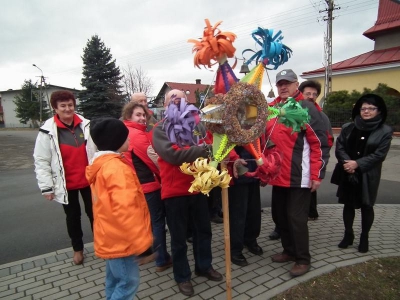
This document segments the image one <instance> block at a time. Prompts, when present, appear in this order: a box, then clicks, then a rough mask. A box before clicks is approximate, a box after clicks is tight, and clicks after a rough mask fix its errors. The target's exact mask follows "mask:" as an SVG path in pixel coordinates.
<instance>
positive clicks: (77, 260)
mask: <svg viewBox="0 0 400 300" xmlns="http://www.w3.org/2000/svg"><path fill="white" fill-rule="evenodd" d="M73 261H74V264H76V265H81V264H83V250H81V251H74V258H73Z"/></svg>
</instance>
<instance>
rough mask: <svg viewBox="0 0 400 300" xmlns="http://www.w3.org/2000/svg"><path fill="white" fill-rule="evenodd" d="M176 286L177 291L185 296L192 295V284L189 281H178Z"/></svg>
mask: <svg viewBox="0 0 400 300" xmlns="http://www.w3.org/2000/svg"><path fill="white" fill-rule="evenodd" d="M178 288H179V291H180V292H181V293H182V294H184V295H185V296H192V295H193V294H194V290H193V286H192V283H191V282H190V281H185V282H179V283H178Z"/></svg>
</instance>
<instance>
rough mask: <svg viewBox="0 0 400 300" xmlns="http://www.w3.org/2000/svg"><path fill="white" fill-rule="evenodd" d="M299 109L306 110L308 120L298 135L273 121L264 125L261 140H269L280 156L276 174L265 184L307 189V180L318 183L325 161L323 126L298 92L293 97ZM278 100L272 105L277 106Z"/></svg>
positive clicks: (321, 120)
mask: <svg viewBox="0 0 400 300" xmlns="http://www.w3.org/2000/svg"><path fill="white" fill-rule="evenodd" d="M294 98H295V99H296V101H298V102H299V103H300V104H301V106H302V107H303V108H307V109H308V112H309V115H310V121H309V123H307V124H306V128H303V129H302V130H301V131H300V132H295V133H292V128H289V127H286V126H285V125H283V124H281V123H279V122H278V119H277V118H273V119H271V120H269V121H268V122H267V128H266V134H265V140H266V141H268V140H271V141H272V142H273V143H274V144H275V145H276V147H277V150H278V151H279V152H280V153H281V155H282V158H283V159H282V167H281V171H280V174H279V175H278V176H277V177H276V178H275V179H273V180H271V181H270V182H269V184H270V185H275V186H280V187H297V188H309V187H310V186H311V181H312V180H316V181H321V180H322V179H323V178H324V175H325V174H324V173H325V168H326V165H327V163H328V159H329V144H328V136H327V130H326V126H325V124H324V121H323V119H322V116H321V114H320V112H319V111H318V110H317V108H316V107H315V106H314V104H313V103H311V102H309V101H303V100H304V98H303V95H302V94H301V93H300V92H298V93H297V94H296V96H295V97H294ZM280 100H281V99H280V98H279V97H278V98H277V99H276V100H275V101H274V102H273V103H271V104H272V105H274V104H276V103H279V102H280Z"/></svg>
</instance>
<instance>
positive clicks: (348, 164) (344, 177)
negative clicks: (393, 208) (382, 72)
mask: <svg viewBox="0 0 400 300" xmlns="http://www.w3.org/2000/svg"><path fill="white" fill-rule="evenodd" d="M386 116H387V110H386V105H385V102H384V101H383V99H382V98H381V97H379V96H377V95H374V94H367V95H364V96H362V97H361V98H360V99H359V100H358V101H357V103H356V104H355V105H354V107H353V111H352V119H353V121H354V122H353V123H347V124H344V125H343V127H342V131H341V133H340V135H339V137H338V138H337V141H336V152H335V154H336V158H337V159H338V165H337V167H336V168H335V171H334V173H333V175H332V182H333V183H336V184H338V185H339V187H338V190H337V196H338V197H339V203H342V204H344V208H343V222H344V227H345V233H344V238H343V240H342V241H341V242H340V244H339V245H338V247H339V248H347V247H348V246H349V245H352V244H353V240H354V232H353V221H354V216H355V209H359V208H361V230H362V231H361V237H360V244H359V246H358V251H359V252H361V253H366V252H368V233H369V231H370V229H371V227H372V223H373V222H374V209H373V206H374V204H375V201H376V197H377V194H378V187H379V182H380V179H381V169H382V162H383V161H384V160H385V158H386V155H387V153H388V152H389V148H390V143H391V140H392V129H391V128H390V127H389V126H387V125H385V124H384V123H385V120H386Z"/></svg>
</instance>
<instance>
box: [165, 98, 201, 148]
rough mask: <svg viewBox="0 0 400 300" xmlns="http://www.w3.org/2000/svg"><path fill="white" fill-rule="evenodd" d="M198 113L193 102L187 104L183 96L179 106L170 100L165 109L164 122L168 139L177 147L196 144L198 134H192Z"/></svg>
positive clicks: (198, 117) (197, 119)
mask: <svg viewBox="0 0 400 300" xmlns="http://www.w3.org/2000/svg"><path fill="white" fill-rule="evenodd" d="M175 101H176V99H175ZM199 115H200V111H199V109H198V108H197V107H196V106H194V105H193V104H188V103H187V102H186V99H185V98H181V100H180V103H179V106H178V105H176V104H175V102H174V101H171V102H170V103H169V105H168V108H167V109H166V110H165V118H166V120H165V122H164V129H165V132H166V133H167V136H168V138H169V140H170V141H171V142H172V143H174V144H177V145H179V147H183V146H192V145H198V144H199V136H198V135H196V136H194V135H193V131H194V129H195V127H196V125H197V124H198V123H199V122H200V116H199Z"/></svg>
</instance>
